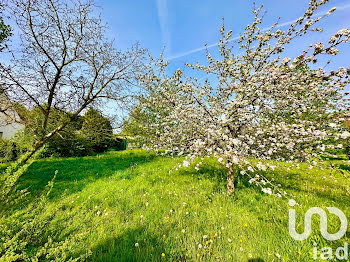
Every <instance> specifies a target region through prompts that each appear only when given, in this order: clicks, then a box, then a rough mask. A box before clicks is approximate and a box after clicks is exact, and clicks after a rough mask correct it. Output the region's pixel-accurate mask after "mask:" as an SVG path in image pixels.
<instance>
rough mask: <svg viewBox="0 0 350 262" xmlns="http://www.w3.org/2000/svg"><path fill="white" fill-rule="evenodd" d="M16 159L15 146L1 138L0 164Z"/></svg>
mask: <svg viewBox="0 0 350 262" xmlns="http://www.w3.org/2000/svg"><path fill="white" fill-rule="evenodd" d="M15 158H16V150H15V145H14V144H13V143H12V142H11V141H10V140H7V139H2V138H0V162H7V161H11V160H14V159H15Z"/></svg>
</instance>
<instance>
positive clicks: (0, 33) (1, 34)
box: [0, 4, 12, 51]
mask: <svg viewBox="0 0 350 262" xmlns="http://www.w3.org/2000/svg"><path fill="white" fill-rule="evenodd" d="M2 9H3V6H2V5H1V4H0V51H1V50H2V48H3V44H4V42H5V41H6V39H7V38H8V37H10V36H11V35H12V30H11V27H10V26H9V25H6V24H5V22H4V19H3V17H2V14H1V11H2Z"/></svg>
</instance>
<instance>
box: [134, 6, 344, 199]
mask: <svg viewBox="0 0 350 262" xmlns="http://www.w3.org/2000/svg"><path fill="white" fill-rule="evenodd" d="M326 2H328V1H316V0H311V1H310V4H309V8H308V9H307V11H306V12H305V14H304V15H303V16H301V17H300V18H299V19H298V20H297V21H296V22H295V23H293V24H291V25H290V27H289V28H288V29H287V30H285V31H282V30H280V29H277V28H278V27H277V25H278V23H276V24H274V25H273V26H272V27H271V28H270V29H268V30H266V31H265V30H262V29H260V27H259V25H260V24H261V23H262V14H261V13H262V12H261V9H262V7H260V8H255V7H254V9H253V14H254V15H255V19H254V22H253V23H252V24H250V25H248V26H247V27H246V28H245V31H244V33H242V34H241V35H240V37H239V39H238V40H237V41H233V40H232V32H231V31H228V32H227V31H226V30H225V27H224V25H223V26H222V28H221V30H220V32H221V36H222V39H221V40H220V42H219V43H218V48H219V54H220V57H219V58H218V59H215V58H214V57H213V56H212V55H211V54H210V53H209V52H208V51H207V54H206V58H207V61H208V63H207V64H206V65H200V64H198V63H197V64H195V65H187V66H189V67H190V68H192V69H194V70H198V71H201V72H205V73H206V74H208V75H214V76H215V77H216V78H217V84H216V85H215V86H214V85H213V84H211V81H209V80H208V79H206V80H205V81H204V82H203V81H199V80H198V79H197V78H194V77H187V78H185V77H184V76H183V72H182V71H181V70H177V71H176V72H175V73H174V74H173V75H172V76H168V75H167V73H166V68H167V65H168V62H166V61H164V60H163V59H162V57H160V58H159V59H158V60H152V62H153V64H152V65H150V66H149V67H148V72H147V74H145V75H143V76H142V78H141V82H142V84H143V86H144V87H145V90H146V92H145V94H144V96H143V97H142V98H141V103H142V105H143V108H144V109H143V110H144V112H148V113H149V114H151V115H152V118H153V119H154V121H152V122H151V123H149V121H148V122H147V121H145V123H147V124H148V126H147V127H148V128H149V129H150V130H157V131H156V132H149V134H152V136H151V137H150V143H151V144H153V147H154V148H156V149H166V152H172V153H177V154H179V155H182V154H184V153H186V154H187V160H186V161H184V163H183V165H185V166H187V165H189V163H190V161H191V160H192V159H195V157H196V156H204V155H214V156H215V157H216V158H217V159H218V160H219V162H221V163H223V164H225V165H226V167H227V169H228V173H227V189H228V193H229V194H231V193H233V192H234V177H235V175H237V174H239V173H241V174H246V175H248V176H250V177H251V179H250V182H251V183H253V182H254V183H256V184H259V185H261V186H262V189H263V191H264V192H266V193H269V194H276V195H278V196H281V194H280V193H281V192H280V191H279V190H278V188H275V189H271V188H270V187H267V186H265V185H266V184H267V183H270V182H269V181H268V180H267V179H266V178H265V177H262V176H261V175H260V176H259V175H255V174H256V172H255V171H256V170H257V169H262V170H266V169H268V168H271V169H273V168H274V166H273V165H271V164H268V163H269V161H264V160H271V159H275V160H278V161H291V162H298V161H309V162H310V163H313V162H312V159H313V158H315V157H317V156H318V152H319V151H322V149H324V148H323V147H324V146H323V144H322V141H324V140H325V139H328V138H329V137H335V139H337V138H338V135H337V134H340V133H339V131H340V128H341V127H340V126H341V125H340V123H341V122H342V121H344V118H343V117H344V112H345V110H346V109H347V106H348V102H347V100H344V99H343V98H344V97H343V95H342V90H343V89H344V87H345V86H346V85H347V83H348V75H349V74H350V69H345V68H343V67H341V68H339V69H338V70H337V71H330V72H326V71H325V70H324V69H323V68H322V67H319V68H318V69H316V70H311V69H310V67H311V66H309V65H310V64H318V57H320V56H335V55H337V53H338V50H337V49H336V48H337V46H338V45H339V44H341V43H346V42H348V40H349V37H350V30H348V29H342V30H340V31H339V32H337V33H336V34H335V35H334V36H332V37H331V38H330V39H329V41H328V43H320V42H319V43H315V44H311V45H310V46H309V48H308V49H307V50H304V51H303V53H301V54H300V55H298V56H297V57H295V58H294V59H292V58H288V57H283V52H284V48H285V46H286V45H288V44H290V43H291V42H292V40H293V39H294V38H297V37H302V36H303V35H305V34H307V33H309V32H310V31H319V32H322V29H321V28H317V27H315V25H316V24H317V23H318V22H319V21H320V20H321V19H323V18H324V17H326V16H328V15H330V14H331V13H332V12H333V11H335V8H332V9H331V10H330V11H329V12H328V13H327V14H326V15H324V16H322V17H318V18H316V19H313V18H312V17H313V16H314V13H315V11H316V10H317V9H318V8H319V7H320V6H321V5H323V4H325V3H326ZM234 45H238V46H239V48H240V49H241V50H242V52H241V53H240V54H235V53H233V51H232V50H233V46H234ZM155 66H156V67H157V69H156V70H155V69H154V68H155ZM330 123H331V124H330ZM347 135H348V134H347V133H343V134H342V136H347ZM256 159H259V160H260V162H259V163H258V164H256V163H257V162H258V161H257V160H256ZM254 173H255V174H254Z"/></svg>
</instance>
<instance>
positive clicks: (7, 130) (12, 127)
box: [0, 113, 24, 139]
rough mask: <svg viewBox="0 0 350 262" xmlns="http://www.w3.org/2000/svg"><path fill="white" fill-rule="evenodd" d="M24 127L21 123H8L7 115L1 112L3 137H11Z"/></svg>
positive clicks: (0, 129) (0, 119)
mask: <svg viewBox="0 0 350 262" xmlns="http://www.w3.org/2000/svg"><path fill="white" fill-rule="evenodd" d="M23 128H24V126H23V125H21V124H18V123H8V121H6V118H5V116H4V115H3V114H2V113H0V133H2V138H5V139H10V138H12V137H13V135H14V134H15V133H16V132H17V131H19V130H21V129H23ZM0 135H1V134H0Z"/></svg>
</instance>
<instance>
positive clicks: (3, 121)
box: [0, 87, 24, 139]
mask: <svg viewBox="0 0 350 262" xmlns="http://www.w3.org/2000/svg"><path fill="white" fill-rule="evenodd" d="M11 105H12V104H11V101H10V100H9V99H8V97H7V96H6V94H5V93H4V92H3V90H2V89H1V87H0V138H5V139H10V138H12V137H13V135H14V134H15V133H16V132H17V131H19V130H21V129H23V128H24V126H23V125H22V124H20V123H17V122H19V120H20V118H19V115H18V114H17V112H16V110H15V109H14V108H13V107H12V106H11ZM3 112H5V113H6V114H7V115H8V116H10V118H9V117H6V116H5V114H4V113H3ZM10 119H15V120H16V121H11V120H10Z"/></svg>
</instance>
